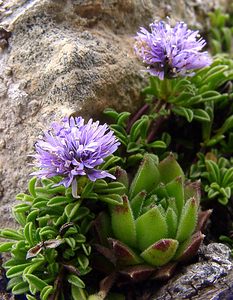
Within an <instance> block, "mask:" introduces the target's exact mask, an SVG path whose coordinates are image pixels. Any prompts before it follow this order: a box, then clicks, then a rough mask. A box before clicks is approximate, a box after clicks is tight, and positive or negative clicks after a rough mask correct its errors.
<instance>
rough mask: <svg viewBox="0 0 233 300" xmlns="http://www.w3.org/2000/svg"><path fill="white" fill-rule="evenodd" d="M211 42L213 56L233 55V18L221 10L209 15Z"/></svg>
mask: <svg viewBox="0 0 233 300" xmlns="http://www.w3.org/2000/svg"><path fill="white" fill-rule="evenodd" d="M209 17H210V18H209V20H210V29H209V42H210V48H211V51H212V53H213V54H217V53H221V52H227V53H229V54H233V45H232V39H233V21H232V16H230V15H229V14H224V13H222V12H221V10H220V9H217V10H215V11H214V12H211V13H209Z"/></svg>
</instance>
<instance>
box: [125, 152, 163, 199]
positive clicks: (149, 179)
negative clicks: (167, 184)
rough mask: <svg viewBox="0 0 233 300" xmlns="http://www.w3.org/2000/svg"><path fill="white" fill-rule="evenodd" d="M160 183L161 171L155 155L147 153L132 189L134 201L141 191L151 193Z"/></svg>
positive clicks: (131, 195)
mask: <svg viewBox="0 0 233 300" xmlns="http://www.w3.org/2000/svg"><path fill="white" fill-rule="evenodd" d="M158 183H159V171H158V168H157V165H156V163H155V161H154V157H153V155H151V154H150V153H146V154H145V155H144V158H143V161H142V163H141V165H140V166H139V169H138V171H137V173H136V175H135V177H134V179H133V182H132V184H131V187H130V198H131V199H132V198H133V197H134V196H136V195H137V194H138V193H140V192H141V191H143V190H145V191H146V192H148V193H149V192H150V191H151V190H152V189H153V188H155V187H156V185H157V184H158Z"/></svg>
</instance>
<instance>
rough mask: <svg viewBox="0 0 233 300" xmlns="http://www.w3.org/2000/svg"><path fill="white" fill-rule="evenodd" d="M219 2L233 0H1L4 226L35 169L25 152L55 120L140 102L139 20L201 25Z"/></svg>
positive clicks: (0, 148) (0, 192)
mask: <svg viewBox="0 0 233 300" xmlns="http://www.w3.org/2000/svg"><path fill="white" fill-rule="evenodd" d="M218 5H221V6H222V7H223V6H224V5H225V6H227V0H215V1H200V0H192V1H191V0H176V1H174V0H167V1H155V0H153V1H152V0H92V1H91V0H56V1H55V0H5V1H0V22H1V26H3V27H4V28H5V30H7V31H11V33H12V34H11V37H9V38H7V40H5V41H3V44H2V45H4V47H3V48H2V50H1V53H0V65H1V68H0V100H1V111H0V199H1V208H0V214H1V216H2V217H1V220H0V226H2V225H4V226H7V225H8V224H12V220H11V219H9V212H10V206H11V205H12V203H13V201H14V197H15V194H16V193H18V192H20V191H22V190H25V189H26V183H27V180H28V175H29V173H30V172H31V167H30V166H29V163H30V161H31V159H30V157H28V156H27V155H28V154H31V153H32V152H33V144H34V143H35V141H36V140H37V138H38V136H39V134H40V133H41V132H42V130H44V129H45V128H48V126H49V124H50V122H51V121H54V120H57V119H59V118H60V117H62V116H65V115H69V114H71V113H76V114H82V115H83V116H85V117H90V116H92V117H95V118H101V112H102V111H103V109H104V108H105V107H108V106H111V107H115V108H117V109H118V110H126V109H127V110H128V109H129V110H131V111H132V110H135V109H136V107H137V106H139V103H140V89H141V88H142V86H143V85H144V84H145V78H144V76H145V75H144V73H143V72H141V69H142V67H141V64H140V63H139V62H138V61H137V59H136V58H135V56H134V54H133V50H132V48H133V36H134V35H135V33H136V31H137V30H138V28H139V26H140V25H147V24H149V23H150V22H151V21H152V20H153V19H154V18H157V19H160V18H163V17H165V16H166V15H170V16H171V17H172V19H173V17H174V20H175V19H176V20H184V21H187V22H188V23H189V24H191V25H195V26H196V27H198V28H202V27H203V26H206V21H205V16H206V13H207V12H208V11H209V10H211V9H213V8H214V7H216V6H218ZM6 46H7V47H6Z"/></svg>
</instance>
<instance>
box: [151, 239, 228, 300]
mask: <svg viewBox="0 0 233 300" xmlns="http://www.w3.org/2000/svg"><path fill="white" fill-rule="evenodd" d="M230 252H231V251H230V249H229V248H228V247H227V246H226V245H223V244H217V243H212V244H209V245H208V246H202V248H201V250H200V252H199V258H200V261H199V262H197V263H195V264H191V265H188V266H187V267H184V268H182V270H181V272H179V273H178V274H177V275H176V276H175V277H174V278H172V279H171V280H170V281H169V282H168V283H167V284H165V285H164V286H163V287H162V288H161V289H160V290H159V291H157V292H156V293H155V294H154V295H153V297H152V299H154V300H155V299H156V300H170V299H173V300H180V299H192V300H196V299H200V300H210V299H212V300H220V299H232V298H230V297H233V284H232V279H233V262H232V258H231V255H230Z"/></svg>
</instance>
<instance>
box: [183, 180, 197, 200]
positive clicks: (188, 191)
mask: <svg viewBox="0 0 233 300" xmlns="http://www.w3.org/2000/svg"><path fill="white" fill-rule="evenodd" d="M192 197H194V198H195V199H196V200H197V201H198V203H200V199H201V182H200V180H197V181H194V182H191V181H188V182H185V184H184V198H185V202H186V201H187V200H188V199H190V198H192Z"/></svg>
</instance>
